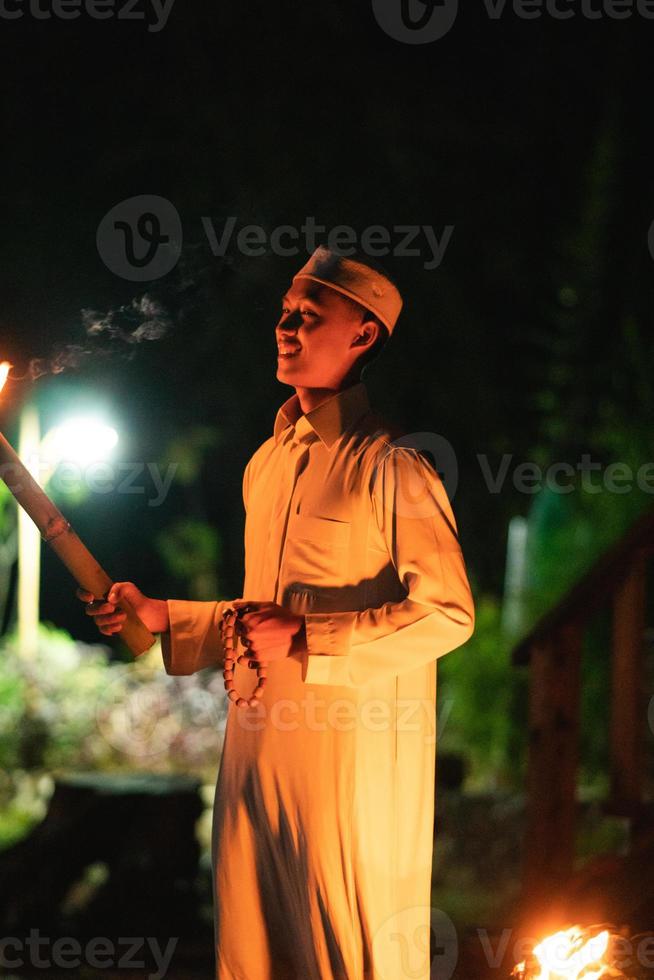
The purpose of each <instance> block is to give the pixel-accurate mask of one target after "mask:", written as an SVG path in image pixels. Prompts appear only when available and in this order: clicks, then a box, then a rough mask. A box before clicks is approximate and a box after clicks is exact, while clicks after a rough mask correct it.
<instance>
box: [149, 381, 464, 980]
mask: <svg viewBox="0 0 654 980" xmlns="http://www.w3.org/2000/svg"><path fill="white" fill-rule="evenodd" d="M393 439H394V433H392V432H391V430H389V428H388V426H387V425H386V424H385V423H384V422H383V421H382V420H381V419H380V418H379V417H378V416H377V415H375V414H374V413H373V412H372V411H371V410H370V406H369V403H368V398H367V392H366V388H365V386H364V385H363V383H361V382H359V383H358V384H356V385H354V386H352V387H350V388H348V389H346V390H345V391H343V392H340V393H338V394H337V395H335V396H333V397H332V398H330V399H329V400H328V401H326V402H324V403H323V404H322V405H320V406H319V407H318V408H317V409H314V410H313V411H311V412H309V413H307V414H306V415H302V413H301V409H300V407H299V403H298V400H297V397H296V396H292V397H291V398H290V399H288V401H286V402H285V403H284V405H282V407H281V408H280V410H279V412H278V413H277V417H276V420H275V426H274V433H273V436H272V437H271V438H269V439H268V440H267V441H266V442H264V443H263V445H262V446H260V448H259V449H258V450H257V451H256V452H255V453H254V455H253V456H252V458H251V459H250V461H249V463H248V464H247V467H246V469H245V473H244V478H243V499H244V504H245V509H246V525H245V582H244V586H243V597H244V598H246V599H251V600H273V601H275V602H278V603H280V604H281V605H283V606H286V607H289V608H291V609H292V610H293V611H295V612H297V613H301V614H304V615H305V617H306V620H305V621H306V636H307V650H308V652H307V653H306V654H303V655H293V656H290V657H288V658H286V659H285V660H282V661H277V662H274V663H272V664H270V666H269V668H268V681H267V685H266V687H265V689H264V696H263V698H262V700H261V703H260V704H258V705H257V706H256V707H251V708H250V707H248V708H237V707H236V706H235V705H233V704H230V706H229V711H228V716H227V724H226V729H225V741H224V748H223V755H222V759H221V764H220V770H219V774H218V781H217V786H216V796H215V803H214V824H213V837H212V860H213V870H214V905H215V942H216V977H217V978H218V980H405V978H406V980H409V978H411V980H428V977H429V935H430V912H431V909H430V884H431V869H432V848H433V820H434V772H435V752H436V710H435V699H436V659H437V658H438V657H439V656H441V655H442V654H445V653H447V652H448V651H449V650H452V649H454V648H455V647H457V646H459V645H460V644H462V643H464V642H465V640H467V639H468V637H469V636H470V635H471V633H472V630H473V626H474V606H473V600H472V596H471V592H470V587H469V584H468V579H467V575H466V569H465V564H464V560H463V557H462V554H461V549H460V546H459V542H458V539H457V532H456V524H455V519H454V516H453V513H452V510H451V507H450V503H449V500H448V498H447V494H446V492H445V488H444V486H443V483H442V481H441V480H440V478H439V476H438V474H437V473H436V471H435V469H434V468H433V467H432V466H431V464H430V463H429V462H427V461H426V460H425V459H424V458H423V457H422V455H421V454H420V453H418V452H416V451H415V450H414V449H410V448H406V447H404V446H402V445H398V444H397V442H393ZM227 605H228V603H227V602H223V601H219V602H190V601H181V600H169V603H168V606H169V613H170V623H171V626H170V633H168V634H164V636H163V637H162V650H163V657H164V664H165V668H166V670H167V672H168V673H170V674H189V673H193V672H194V671H196V670H199V669H201V668H204V667H207V666H210V665H213V666H216V667H218V666H220V665H221V663H222V657H223V651H222V649H221V644H220V638H219V623H220V617H221V616H222V613H223V611H224V609H225V608H226V606H227ZM235 684H236V688H237V690H238V691H239V692H242V693H243V694H244V695H247V694H248V693H249V692H251V691H252V690H253V689H254V687H255V685H256V675H255V672H254V671H251V670H249V669H248V668H247V666H246V665H245V664H237V665H236V671H235Z"/></svg>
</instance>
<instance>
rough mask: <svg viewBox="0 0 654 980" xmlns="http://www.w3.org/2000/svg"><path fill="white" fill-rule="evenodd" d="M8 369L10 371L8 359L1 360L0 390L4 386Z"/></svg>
mask: <svg viewBox="0 0 654 980" xmlns="http://www.w3.org/2000/svg"><path fill="white" fill-rule="evenodd" d="M10 371H11V364H10V363H9V361H2V363H0V391H2V389H3V388H4V386H5V382H6V380H7V378H8V377H9V372H10Z"/></svg>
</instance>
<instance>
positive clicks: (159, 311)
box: [82, 293, 171, 344]
mask: <svg viewBox="0 0 654 980" xmlns="http://www.w3.org/2000/svg"><path fill="white" fill-rule="evenodd" d="M82 321H83V323H84V326H85V328H86V334H87V336H88V337H100V336H103V335H104V336H106V337H108V338H109V339H111V340H122V341H123V342H124V343H126V344H140V343H141V341H143V340H160V339H161V338H162V337H163V336H164V334H165V333H167V332H168V330H169V329H170V325H171V321H170V318H169V316H168V314H167V313H166V311H165V310H164V308H163V307H162V306H161V304H160V303H159V302H158V301H157V300H156V299H153V298H152V297H151V296H148V294H147V293H146V294H145V295H144V296H141V297H139V298H138V299H133V300H132V302H131V303H129V304H127V305H126V306H119V307H118V309H117V310H109V312H108V313H105V314H104V315H100V314H99V313H98V312H97V311H96V310H82Z"/></svg>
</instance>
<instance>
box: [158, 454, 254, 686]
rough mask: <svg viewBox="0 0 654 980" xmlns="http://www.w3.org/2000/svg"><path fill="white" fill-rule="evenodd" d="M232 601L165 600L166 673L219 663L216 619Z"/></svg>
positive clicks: (245, 494)
mask: <svg viewBox="0 0 654 980" xmlns="http://www.w3.org/2000/svg"><path fill="white" fill-rule="evenodd" d="M249 476H250V463H248V464H247V466H246V467H245V470H244V473H243V505H244V507H245V509H246V510H247V497H248V489H249ZM231 601H232V600H229V601H227V600H225V601H222V600H221V601H217V602H196V601H193V600H187V599H168V619H169V621H170V629H169V630H168V631H167V632H166V633H162V634H161V636H160V639H161V654H162V658H163V662H164V667H165V668H166V673H167V674H194V673H195V672H196V671H198V670H202V669H203V668H204V667H218V666H220V665H221V664H222V661H223V656H224V650H223V645H222V642H221V639H220V620H221V619H222V615H223V612H224V611H225V609H227V607H228V606H229V605H230V603H231Z"/></svg>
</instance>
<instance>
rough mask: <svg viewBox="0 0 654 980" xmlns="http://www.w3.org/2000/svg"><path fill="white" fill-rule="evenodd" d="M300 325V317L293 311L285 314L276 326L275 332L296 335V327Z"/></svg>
mask: <svg viewBox="0 0 654 980" xmlns="http://www.w3.org/2000/svg"><path fill="white" fill-rule="evenodd" d="M301 323H302V317H301V316H300V313H299V310H294V311H293V312H292V313H287V314H286V316H285V317H284V319H283V320H280V322H279V323H278V324H277V332H278V333H280V334H283V333H297V330H298V327H299V326H300V324H301Z"/></svg>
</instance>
